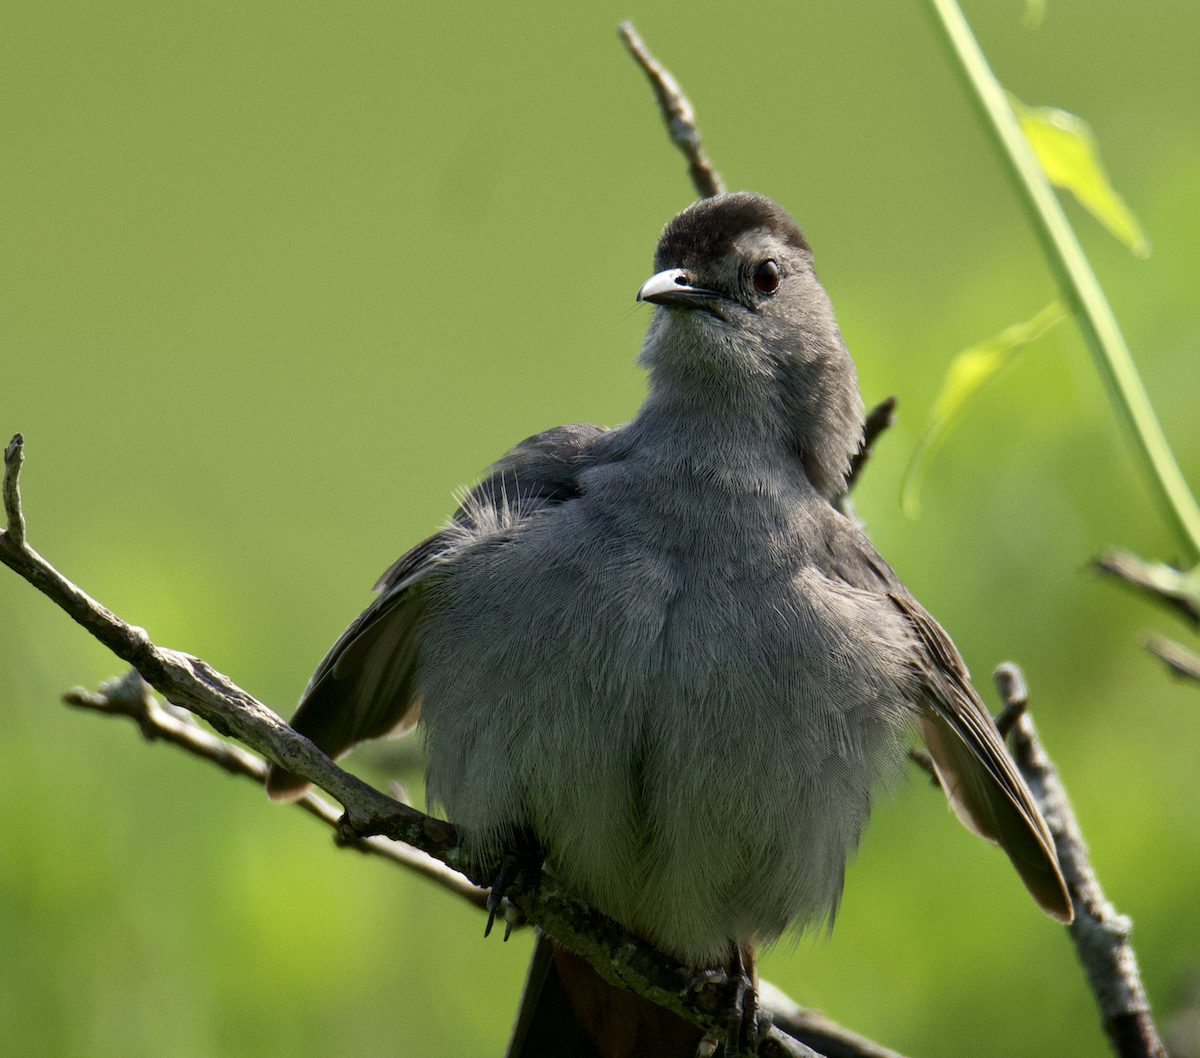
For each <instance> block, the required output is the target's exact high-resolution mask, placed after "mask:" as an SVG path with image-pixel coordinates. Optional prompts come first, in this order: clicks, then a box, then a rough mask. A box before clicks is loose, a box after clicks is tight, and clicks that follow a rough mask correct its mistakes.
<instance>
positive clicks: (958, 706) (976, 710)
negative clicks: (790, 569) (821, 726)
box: [826, 516, 1072, 922]
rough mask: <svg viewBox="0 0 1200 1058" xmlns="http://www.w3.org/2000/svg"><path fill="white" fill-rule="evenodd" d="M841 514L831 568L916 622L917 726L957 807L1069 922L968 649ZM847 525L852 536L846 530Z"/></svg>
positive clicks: (1046, 844) (1053, 867)
mask: <svg viewBox="0 0 1200 1058" xmlns="http://www.w3.org/2000/svg"><path fill="white" fill-rule="evenodd" d="M835 517H837V516H835ZM838 521H839V524H840V528H839V529H837V530H834V531H835V532H836V534H837V536H838V537H841V540H840V542H839V546H836V547H830V548H828V549H827V552H828V554H829V556H830V557H829V558H828V559H827V561H826V565H827V570H826V572H827V573H829V574H831V575H833V576H836V577H838V578H839V579H841V580H844V581H846V582H847V583H849V584H851V585H853V586H854V587H857V588H861V589H864V590H867V591H873V592H877V593H880V594H882V595H884V596H885V597H886V598H887V600H888V601H889V603H890V605H892V606H894V607H895V609H896V610H898V611H899V612H900V614H901V615H902V616H903V618H904V619H905V621H906V622H907V624H908V626H909V628H910V629H911V632H912V636H913V643H914V648H915V649H914V650H913V653H912V657H911V660H910V667H911V669H912V672H913V674H914V676H915V677H916V681H917V685H918V687H919V692H918V700H917V701H916V702H915V703H914V704H916V705H917V706H918V708H919V714H918V719H917V726H918V729H919V731H920V733H921V737H922V738H923V739H924V741H925V745H926V746H927V747H928V749H929V754H930V756H931V757H932V759H933V763H934V767H935V769H936V771H937V775H938V778H939V780H940V781H941V785H942V789H943V790H944V791H945V793H946V796H947V798H948V799H949V801H950V805H951V807H952V808H953V809H954V812H955V814H956V815H957V816H958V818H959V819H960V820H962V822H963V823H964V824H965V825H966V826H967V827H968V828H969V829H971V830H973V831H974V832H975V833H976V834H980V835H982V836H983V837H985V838H988V839H989V840H991V841H994V842H996V843H998V844H999V845H1000V847H1001V848H1002V849H1003V850H1004V851H1005V853H1006V854H1007V855H1008V858H1009V859H1010V860H1011V861H1012V864H1013V866H1014V867H1015V868H1016V870H1017V874H1019V875H1020V877H1021V881H1023V882H1024V883H1025V887H1026V888H1027V889H1028V890H1029V892H1030V894H1031V895H1032V896H1033V898H1034V900H1036V901H1037V903H1038V905H1039V906H1040V907H1041V908H1042V910H1043V911H1045V912H1046V913H1047V914H1048V915H1050V916H1051V917H1052V918H1054V919H1057V920H1058V921H1059V922H1070V921H1071V917H1072V910H1071V898H1070V895H1069V894H1068V892H1067V886H1066V882H1065V881H1064V880H1063V876H1062V872H1061V870H1060V869H1059V865H1058V856H1057V855H1056V853H1055V851H1054V840H1053V838H1051V836H1050V831H1049V829H1048V828H1047V826H1046V821H1045V820H1044V819H1043V818H1042V814H1041V812H1040V811H1039V810H1038V807H1037V804H1036V803H1035V802H1034V799H1033V794H1032V793H1031V792H1030V790H1029V787H1028V786H1027V785H1026V784H1025V780H1024V779H1022V778H1021V774H1020V772H1018V771H1017V767H1016V765H1015V764H1014V763H1013V760H1012V757H1010V756H1009V754H1008V750H1007V749H1006V748H1005V746H1004V740H1003V739H1002V738H1001V737H1000V733H999V731H997V730H996V725H995V723H994V722H993V721H992V717H991V714H990V713H989V712H988V711H987V707H986V706H985V705H984V704H983V701H982V700H981V699H980V697H979V694H978V693H977V692H976V690H975V688H974V687H972V686H971V678H970V674H969V673H968V672H967V666H966V663H965V662H964V661H963V659H962V655H960V654H959V652H958V650H957V648H956V647H955V646H954V643H953V642H952V641H951V639H950V637H949V636H948V635H947V634H946V632H945V630H944V629H943V628H942V626H941V625H939V624H938V623H937V621H935V620H934V619H933V618H932V617H931V616H930V615H929V613H928V612H927V611H926V610H925V608H924V607H923V606H921V604H920V603H919V602H917V600H916V599H914V598H913V597H912V595H911V594H909V592H908V589H907V588H905V587H904V585H903V584H902V583H901V582H900V579H899V578H898V577H897V576H896V574H895V573H894V572H892V569H891V568H890V567H889V566H888V565H887V563H886V562H884V560H883V559H882V558H881V557H880V556H879V554H878V552H876V551H875V549H874V547H873V546H872V545H871V544H870V542H869V541H868V540H867V539H866V537H865V536H864V535H863V534H861V533H860V532H859V531H858V530H857V529H853V527H851V526H850V523H849V522H848V521H845V520H844V519H840V518H838ZM849 529H853V535H854V537H855V538H856V539H855V540H853V541H848V540H846V538H845V535H844V534H845V533H846V532H847V531H848V530H849ZM835 555H836V556H837V557H836V558H834V557H832V556H835Z"/></svg>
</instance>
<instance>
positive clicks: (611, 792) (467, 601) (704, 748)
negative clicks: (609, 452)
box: [420, 466, 916, 961]
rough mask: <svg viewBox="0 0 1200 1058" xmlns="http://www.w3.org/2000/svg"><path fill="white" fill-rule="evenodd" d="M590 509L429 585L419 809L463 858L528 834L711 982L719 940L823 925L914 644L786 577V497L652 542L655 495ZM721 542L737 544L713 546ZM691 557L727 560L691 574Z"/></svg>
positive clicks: (676, 527)
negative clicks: (424, 766) (446, 825)
mask: <svg viewBox="0 0 1200 1058" xmlns="http://www.w3.org/2000/svg"><path fill="white" fill-rule="evenodd" d="M628 475H629V477H630V479H631V480H637V479H638V478H639V477H641V475H639V473H638V468H637V467H633V466H631V467H629V468H628ZM606 480H607V481H608V487H609V488H616V485H615V482H616V477H615V476H611V475H610V476H609V477H608V478H607V479H606ZM592 488H593V490H594V491H587V490H585V491H584V492H583V494H581V495H580V496H579V497H576V498H573V499H571V500H570V501H569V502H566V503H563V504H560V505H557V506H555V507H553V508H547V509H543V510H540V511H538V512H536V513H534V514H532V515H531V516H529V517H528V518H525V519H523V520H522V521H521V522H520V524H519V525H517V526H510V527H509V530H508V532H507V534H506V535H505V537H504V539H503V542H502V543H501V544H499V545H495V544H492V543H489V541H488V540H487V539H485V538H484V537H483V536H481V537H480V539H479V541H478V543H477V546H475V547H472V548H468V549H465V550H464V551H463V552H462V558H461V559H459V560H455V561H452V562H450V563H448V564H447V565H446V566H445V568H444V569H443V570H442V571H440V573H439V575H438V577H437V578H436V580H435V581H433V582H431V583H430V587H429V591H430V601H429V606H430V616H429V618H428V621H427V623H426V627H425V638H424V645H423V648H422V654H421V667H420V683H421V687H422V692H423V710H424V714H423V715H424V720H425V721H426V723H427V725H428V730H429V741H430V746H431V765H430V775H429V790H430V796H431V798H432V799H434V800H435V801H436V802H438V803H440V804H442V805H443V806H444V807H445V809H446V811H447V814H448V815H449V817H450V818H452V819H454V820H455V822H456V823H458V824H459V825H460V826H462V827H463V828H464V831H465V832H466V833H467V834H468V835H469V838H470V841H471V843H472V848H473V849H474V851H476V852H477V853H479V854H483V853H485V852H489V851H491V852H494V850H495V849H496V848H497V847H499V845H500V844H501V843H503V842H504V841H505V839H506V838H508V837H509V836H511V834H512V832H513V831H514V830H516V829H519V828H526V827H528V828H531V829H532V830H533V831H534V832H535V833H536V834H537V835H538V837H539V838H540V839H541V841H542V843H543V845H544V846H545V847H546V848H547V849H549V850H551V859H550V862H549V867H550V869H552V870H555V871H556V872H558V873H559V874H560V875H561V876H562V877H563V879H564V881H566V883H567V884H568V885H570V886H571V887H573V888H575V889H577V890H578V891H579V892H580V893H581V894H582V895H583V896H584V897H585V898H587V899H591V900H592V901H593V902H594V903H595V904H596V905H597V906H599V907H601V908H602V909H603V910H605V911H606V912H607V913H608V914H610V915H613V916H614V917H616V918H618V919H619V920H620V921H622V922H624V923H625V924H626V925H628V926H630V927H631V928H633V929H635V930H637V931H639V932H642V933H644V934H645V935H647V936H649V937H650V938H651V939H653V940H654V941H656V942H657V943H659V944H660V945H662V946H663V947H665V948H668V949H669V950H672V951H675V952H676V953H678V954H680V955H681V956H683V957H685V958H688V959H691V960H694V961H704V960H714V961H719V960H720V959H721V958H724V957H725V956H726V954H727V950H728V945H729V942H730V938H731V937H735V938H738V939H739V940H749V939H750V938H751V936H754V935H757V936H758V937H759V939H768V938H770V937H772V936H774V935H777V934H778V933H779V932H780V931H782V929H783V928H784V925H785V924H786V923H787V922H788V921H789V920H794V921H795V922H796V923H797V924H798V925H800V926H803V925H805V924H808V923H809V922H812V921H814V920H819V919H821V918H823V917H825V916H826V915H828V914H831V913H832V911H833V909H834V908H835V907H836V904H837V900H838V896H839V894H840V890H841V881H842V871H843V864H844V860H845V856H846V853H847V851H848V850H850V849H852V848H853V847H854V846H855V845H856V843H857V840H858V835H859V832H860V829H861V827H862V824H863V822H864V821H865V818H866V815H867V812H868V810H869V806H870V796H871V787H872V784H873V782H875V781H876V780H877V779H878V778H879V777H880V776H881V775H886V774H887V773H889V772H890V771H891V770H892V766H893V764H894V762H895V760H896V759H897V758H898V748H897V733H898V731H899V730H901V729H902V728H903V723H904V720H905V718H906V717H907V715H908V712H909V709H910V707H909V705H908V699H906V697H905V696H904V695H903V694H902V693H901V692H900V690H899V688H901V687H903V686H905V685H906V684H908V685H910V687H911V690H912V692H913V693H914V694H915V692H916V684H915V681H914V680H913V678H912V675H911V669H910V667H909V666H908V665H907V664H906V661H907V657H908V655H909V653H911V650H912V642H913V637H912V635H911V632H910V631H909V629H908V626H907V623H906V622H905V620H904V619H903V616H902V615H901V614H900V613H899V612H895V618H894V620H892V621H891V622H890V623H889V622H887V621H884V622H880V621H879V620H878V616H877V610H878V597H877V596H876V595H873V593H870V592H867V591H864V590H862V589H859V588H856V587H854V586H852V585H849V584H847V583H846V582H845V581H842V580H838V579H831V578H830V577H829V576H828V575H827V574H826V573H825V572H823V571H822V570H820V569H819V568H818V567H817V566H816V565H815V564H814V563H813V562H811V561H810V560H809V559H808V558H807V557H806V554H807V551H808V549H809V546H810V544H811V541H812V539H814V533H813V531H812V530H813V527H812V526H807V525H796V524H794V519H795V517H797V514H796V512H797V510H798V509H799V507H798V505H796V504H794V503H789V502H787V499H788V498H787V497H786V496H780V495H778V494H775V495H763V496H759V497H758V499H757V500H756V499H754V498H753V497H749V498H748V497H743V500H742V502H744V503H761V505H762V509H761V510H759V511H756V512H755V513H754V515H753V516H752V517H747V516H745V515H746V511H745V510H743V511H742V512H741V514H742V515H743V516H742V517H739V518H736V519H729V520H728V521H722V520H721V519H719V518H717V519H711V520H709V521H708V524H707V525H706V527H705V531H704V538H703V539H701V538H698V537H697V538H693V539H688V536H689V533H694V532H695V531H696V530H695V528H694V527H689V526H688V525H687V524H686V523H681V522H680V519H679V518H677V517H674V516H672V517H669V518H664V519H663V520H656V517H655V515H654V509H655V508H656V507H659V508H662V509H664V510H669V511H674V507H673V505H672V504H671V503H670V502H665V503H664V500H668V499H669V498H667V497H664V496H663V495H662V492H661V486H656V488H655V495H653V496H647V495H639V494H638V493H637V491H636V489H630V488H629V487H628V483H626V487H623V488H621V489H620V499H619V502H618V501H614V499H613V497H612V496H610V495H607V494H606V489H605V488H603V487H598V486H597V485H596V484H595V479H594V478H593V485H592ZM766 491H767V492H768V493H769V492H770V490H766ZM809 506H811V505H809ZM722 524H725V525H727V526H729V527H730V529H729V531H731V532H736V533H738V534H739V538H738V539H737V540H722V541H714V540H713V539H712V536H713V533H714V532H720V528H719V527H720V526H721V525H722ZM795 534H801V535H800V536H797V535H795ZM818 535H819V534H818ZM782 537H787V538H788V539H786V540H784V539H782ZM705 543H707V544H708V545H711V546H712V547H714V549H715V550H717V551H718V552H719V553H721V554H722V555H725V556H734V557H733V558H730V559H729V560H727V561H726V562H724V563H723V564H722V566H721V567H720V568H714V567H713V566H712V565H711V564H710V563H708V562H706V561H705V560H704V557H703V555H704V552H705V551H706V550H707V547H706V546H704V544H705ZM872 612H876V617H875V619H874V620H871V614H872ZM863 635H871V636H873V637H874V638H876V639H877V640H879V645H880V647H881V649H880V650H878V651H871V652H863V651H862V650H860V649H856V642H855V640H856V639H857V638H859V637H861V636H863ZM864 658H870V659H872V660H871V662H870V663H869V664H868V663H867V662H864V660H863V659H864ZM870 665H874V666H875V667H873V668H872V667H870Z"/></svg>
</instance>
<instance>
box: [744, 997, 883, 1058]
mask: <svg viewBox="0 0 1200 1058" xmlns="http://www.w3.org/2000/svg"><path fill="white" fill-rule="evenodd" d="M758 1001H759V1004H760V1005H761V1006H762V1008H763V1009H764V1010H768V1011H770V1013H771V1016H772V1018H773V1019H774V1023H775V1026H776V1027H777V1028H779V1029H781V1030H782V1031H784V1032H786V1033H787V1034H788V1035H789V1036H791V1037H793V1038H794V1039H797V1040H799V1041H800V1042H801V1043H803V1044H805V1045H806V1046H808V1047H812V1048H813V1049H814V1050H816V1051H817V1052H819V1053H820V1054H822V1055H824V1056H825V1058H903V1055H901V1054H900V1053H899V1052H897V1051H893V1050H891V1049H890V1048H888V1047H883V1046H881V1045H880V1044H878V1043H876V1042H875V1041H874V1040H868V1039H867V1038H866V1037H865V1036H860V1035H859V1034H858V1033H857V1032H851V1031H850V1030H849V1029H847V1028H844V1027H843V1026H841V1025H839V1024H838V1023H837V1022H836V1021H833V1020H831V1019H830V1018H827V1017H826V1016H825V1015H824V1014H822V1013H821V1012H820V1011H819V1010H808V1009H805V1008H804V1007H800V1006H797V1005H796V1003H794V1002H793V1001H792V1000H791V999H789V998H788V997H787V996H786V995H784V994H783V993H782V992H781V991H779V989H778V988H776V987H775V986H774V985H773V984H771V983H770V982H769V981H759V983H758Z"/></svg>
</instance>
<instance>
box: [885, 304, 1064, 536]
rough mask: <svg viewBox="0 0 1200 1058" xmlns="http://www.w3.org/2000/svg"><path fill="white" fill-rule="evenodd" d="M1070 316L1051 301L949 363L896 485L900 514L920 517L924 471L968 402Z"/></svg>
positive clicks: (966, 350) (963, 352) (1062, 306)
mask: <svg viewBox="0 0 1200 1058" xmlns="http://www.w3.org/2000/svg"><path fill="white" fill-rule="evenodd" d="M1069 315H1070V312H1069V311H1068V310H1067V306H1066V305H1065V304H1064V303H1063V302H1062V301H1052V302H1051V303H1050V304H1049V305H1047V306H1046V307H1045V308H1044V309H1042V311H1041V312H1039V313H1038V314H1037V315H1036V316H1034V317H1033V319H1031V320H1027V321H1026V322H1025V323H1015V324H1013V325H1012V326H1011V327H1008V328H1006V329H1005V330H1003V331H1001V332H1000V333H999V334H997V335H996V336H995V337H994V338H989V339H988V340H987V341H985V342H980V343H979V344H978V345H973V346H971V348H969V349H964V350H963V351H962V352H961V353H959V354H958V356H956V357H955V358H954V359H953V361H951V363H950V370H949V371H947V372H946V381H945V382H943V383H942V391H941V393H939V394H938V397H937V400H936V401H934V404H933V410H932V411H931V412H930V413H929V422H927V423H926V424H925V430H924V432H923V433H922V434H921V438H920V440H918V441H917V447H916V448H915V449H914V450H913V454H912V457H911V458H910V459H909V461H908V467H907V468H906V469H905V471H904V479H903V480H902V481H901V483H900V506H901V507H903V508H904V513H905V514H907V515H908V516H909V517H910V518H916V517H917V516H918V515H919V514H920V513H921V502H920V493H921V482H922V481H923V480H924V478H925V471H926V470H927V469H928V468H929V464H930V462H931V461H932V460H933V457H934V454H935V453H936V452H937V450H938V449H939V448H941V446H942V442H943V441H945V440H946V437H947V435H948V434H949V433H950V431H951V430H952V429H954V427H955V425H957V423H958V421H959V420H960V419H961V418H962V417H963V412H964V411H965V410H966V407H967V405H968V404H969V403H970V402H971V400H972V399H974V397H975V396H976V395H978V393H979V391H980V390H982V389H983V387H984V386H986V385H987V384H988V383H989V382H991V381H993V380H995V379H997V378H999V377H1000V375H1002V374H1003V373H1004V372H1005V371H1007V370H1008V369H1009V368H1010V367H1012V365H1013V364H1015V363H1016V361H1017V356H1018V355H1019V354H1020V352H1021V351H1022V350H1023V349H1024V348H1025V346H1027V345H1028V344H1029V343H1030V342H1032V341H1036V340H1037V339H1038V338H1040V337H1041V336H1042V335H1043V334H1045V333H1046V332H1047V331H1048V330H1050V328H1051V327H1054V326H1055V325H1056V324H1058V323H1061V322H1062V321H1063V320H1065V319H1066V318H1067V317H1068V316H1069Z"/></svg>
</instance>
